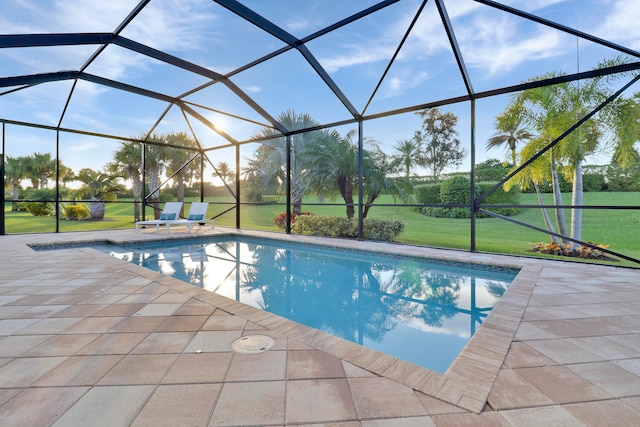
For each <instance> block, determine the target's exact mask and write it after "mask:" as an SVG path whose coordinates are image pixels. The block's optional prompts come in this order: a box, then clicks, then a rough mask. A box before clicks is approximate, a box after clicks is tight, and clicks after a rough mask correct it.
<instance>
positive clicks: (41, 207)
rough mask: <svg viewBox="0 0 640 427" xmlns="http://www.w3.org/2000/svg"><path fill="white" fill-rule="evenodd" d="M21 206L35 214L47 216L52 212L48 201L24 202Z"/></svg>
mask: <svg viewBox="0 0 640 427" xmlns="http://www.w3.org/2000/svg"><path fill="white" fill-rule="evenodd" d="M20 207H21V208H22V207H23V208H24V209H25V210H26V211H27V212H29V213H30V214H31V215H33V216H47V215H50V212H51V211H50V209H49V207H48V206H47V203H46V202H22V203H20Z"/></svg>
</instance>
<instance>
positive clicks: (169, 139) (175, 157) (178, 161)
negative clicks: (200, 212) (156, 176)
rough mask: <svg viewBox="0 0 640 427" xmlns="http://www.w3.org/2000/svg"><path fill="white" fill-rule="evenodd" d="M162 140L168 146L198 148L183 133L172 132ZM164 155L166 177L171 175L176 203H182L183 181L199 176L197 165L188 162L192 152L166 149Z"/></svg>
mask: <svg viewBox="0 0 640 427" xmlns="http://www.w3.org/2000/svg"><path fill="white" fill-rule="evenodd" d="M163 140H164V141H165V142H166V143H168V144H173V145H181V146H184V147H191V148H199V147H198V143H197V142H196V141H195V140H194V139H193V138H191V137H190V136H189V135H187V134H186V133H184V132H172V133H170V134H168V135H165V136H164V137H163ZM164 153H165V154H166V158H165V162H166V163H165V165H166V172H167V175H168V176H171V175H173V177H174V179H175V182H176V187H177V196H178V201H179V202H184V187H185V181H191V177H194V176H199V174H200V166H199V164H198V163H196V162H193V161H190V160H191V159H192V157H193V155H194V151H191V150H180V149H177V148H169V147H167V149H166V150H165V151H164ZM181 215H182V213H181Z"/></svg>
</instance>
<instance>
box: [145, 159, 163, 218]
mask: <svg viewBox="0 0 640 427" xmlns="http://www.w3.org/2000/svg"><path fill="white" fill-rule="evenodd" d="M147 175H148V176H149V191H150V192H151V194H150V196H149V197H150V198H151V202H152V204H153V217H154V218H155V219H159V218H160V212H161V209H160V174H159V171H157V170H156V168H149V170H148V171H147Z"/></svg>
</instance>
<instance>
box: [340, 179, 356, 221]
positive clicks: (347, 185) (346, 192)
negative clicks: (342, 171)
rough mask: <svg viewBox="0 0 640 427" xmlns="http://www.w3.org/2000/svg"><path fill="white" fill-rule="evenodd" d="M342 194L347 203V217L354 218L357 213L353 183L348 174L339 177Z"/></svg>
mask: <svg viewBox="0 0 640 427" xmlns="http://www.w3.org/2000/svg"><path fill="white" fill-rule="evenodd" d="M337 181H338V189H339V190H340V195H341V196H342V199H343V200H344V203H345V204H346V205H347V218H349V219H353V216H354V215H355V212H356V210H355V207H354V206H353V183H352V182H351V180H350V179H348V178H347V177H346V176H340V177H338V179H337Z"/></svg>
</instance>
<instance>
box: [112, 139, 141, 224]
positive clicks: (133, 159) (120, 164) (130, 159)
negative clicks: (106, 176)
mask: <svg viewBox="0 0 640 427" xmlns="http://www.w3.org/2000/svg"><path fill="white" fill-rule="evenodd" d="M108 168H109V170H110V171H111V172H112V173H114V174H121V175H124V177H125V178H127V179H130V180H131V185H132V192H133V202H134V204H133V206H134V207H133V220H134V221H135V222H137V221H140V198H141V197H142V147H141V145H140V144H139V143H137V142H131V141H122V142H121V145H120V149H119V150H118V151H116V152H115V153H114V161H113V162H112V163H110V164H109V165H108Z"/></svg>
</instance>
